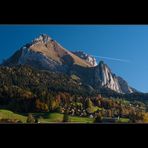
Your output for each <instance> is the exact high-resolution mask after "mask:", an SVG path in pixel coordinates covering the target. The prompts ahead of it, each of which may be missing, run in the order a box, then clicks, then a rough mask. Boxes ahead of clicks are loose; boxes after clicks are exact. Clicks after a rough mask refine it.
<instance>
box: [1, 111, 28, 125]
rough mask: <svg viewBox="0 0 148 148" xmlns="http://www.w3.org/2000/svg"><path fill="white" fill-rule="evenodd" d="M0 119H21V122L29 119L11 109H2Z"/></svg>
mask: <svg viewBox="0 0 148 148" xmlns="http://www.w3.org/2000/svg"><path fill="white" fill-rule="evenodd" d="M0 119H12V120H15V119H16V120H20V121H21V122H23V123H25V122H26V120H27V117H26V116H22V115H19V114H16V113H13V112H12V111H9V110H3V109H1V110H0Z"/></svg>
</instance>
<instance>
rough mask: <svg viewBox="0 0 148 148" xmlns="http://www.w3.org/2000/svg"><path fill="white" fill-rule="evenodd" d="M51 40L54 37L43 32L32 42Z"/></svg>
mask: <svg viewBox="0 0 148 148" xmlns="http://www.w3.org/2000/svg"><path fill="white" fill-rule="evenodd" d="M51 40H52V38H51V37H49V36H48V35H46V34H41V35H40V36H39V37H37V38H35V39H34V40H33V41H32V42H33V43H37V42H42V43H48V42H49V41H51Z"/></svg>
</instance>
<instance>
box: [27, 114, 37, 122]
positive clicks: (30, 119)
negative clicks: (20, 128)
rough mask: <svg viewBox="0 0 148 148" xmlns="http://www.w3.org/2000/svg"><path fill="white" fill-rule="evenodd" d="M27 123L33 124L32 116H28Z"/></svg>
mask: <svg viewBox="0 0 148 148" xmlns="http://www.w3.org/2000/svg"><path fill="white" fill-rule="evenodd" d="M27 123H35V118H34V117H33V116H32V114H29V115H28V118H27Z"/></svg>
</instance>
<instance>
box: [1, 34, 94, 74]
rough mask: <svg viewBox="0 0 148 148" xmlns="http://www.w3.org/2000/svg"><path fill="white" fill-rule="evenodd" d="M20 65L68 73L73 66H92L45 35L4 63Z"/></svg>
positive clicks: (25, 46)
mask: <svg viewBox="0 0 148 148" xmlns="http://www.w3.org/2000/svg"><path fill="white" fill-rule="evenodd" d="M20 64H21V65H30V66H33V67H35V68H38V69H46V70H54V71H62V72H65V71H67V69H68V68H69V66H71V65H73V64H76V65H80V66H83V67H91V66H92V65H91V64H90V63H89V62H87V61H84V60H82V59H81V58H79V57H78V56H76V55H75V54H73V53H72V52H70V51H68V50H67V49H65V48H63V47H62V46H61V45H60V44H59V43H57V42H56V41H54V40H53V39H51V38H50V37H49V36H47V35H45V34H42V35H40V36H39V37H38V38H36V39H34V40H33V41H32V42H31V43H28V44H26V45H24V46H23V47H22V48H20V49H19V50H18V51H16V52H15V53H14V55H12V56H11V57H10V58H9V59H8V60H6V61H5V62H4V63H3V65H7V66H13V65H20Z"/></svg>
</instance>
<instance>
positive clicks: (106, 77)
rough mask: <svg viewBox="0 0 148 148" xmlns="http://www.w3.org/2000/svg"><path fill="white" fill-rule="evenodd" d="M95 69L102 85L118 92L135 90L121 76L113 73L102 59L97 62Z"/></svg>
mask: <svg viewBox="0 0 148 148" xmlns="http://www.w3.org/2000/svg"><path fill="white" fill-rule="evenodd" d="M95 71H96V73H97V74H96V76H98V77H99V81H100V85H101V86H102V87H106V88H110V89H111V90H114V91H116V92H118V93H132V92H134V91H135V90H134V89H132V88H131V87H130V86H129V85H128V83H127V82H126V81H125V80H124V79H123V78H121V77H118V76H116V75H115V74H113V73H112V72H111V70H110V68H109V67H108V66H107V65H106V64H104V62H103V61H101V62H100V63H99V65H98V66H97V67H96V69H95Z"/></svg>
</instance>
